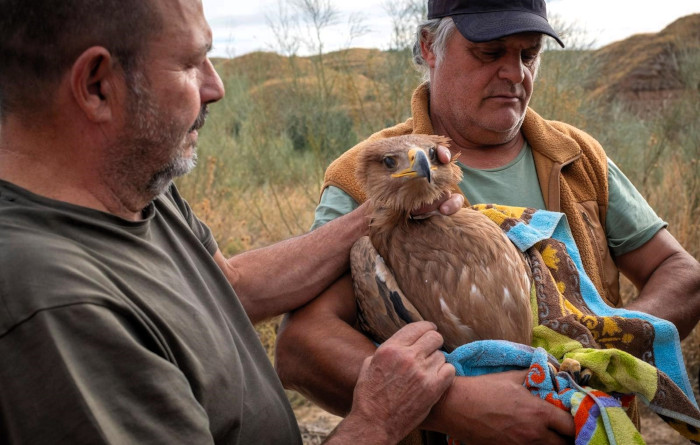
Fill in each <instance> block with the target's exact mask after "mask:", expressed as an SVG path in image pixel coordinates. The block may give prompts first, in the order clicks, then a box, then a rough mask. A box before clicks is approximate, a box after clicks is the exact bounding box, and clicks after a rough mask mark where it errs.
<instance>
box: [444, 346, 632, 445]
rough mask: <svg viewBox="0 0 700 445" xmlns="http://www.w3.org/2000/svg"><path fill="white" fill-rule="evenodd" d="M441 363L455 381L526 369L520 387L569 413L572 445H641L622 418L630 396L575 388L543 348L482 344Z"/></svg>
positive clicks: (453, 352)
mask: <svg viewBox="0 0 700 445" xmlns="http://www.w3.org/2000/svg"><path fill="white" fill-rule="evenodd" d="M446 357H447V361H448V362H449V363H452V364H453V365H454V366H455V369H456V370H457V375H460V376H474V375H482V374H487V373H491V372H501V371H508V370H512V369H524V368H528V367H529V368H530V372H529V373H528V376H527V378H526V380H525V382H524V386H525V387H527V388H528V389H529V390H530V392H531V393H532V394H534V395H536V396H539V397H541V398H542V399H544V400H546V401H548V402H550V403H552V404H553V405H555V406H557V407H559V408H561V409H563V410H565V411H568V412H571V414H572V415H573V416H574V423H575V425H576V441H575V443H576V445H598V444H601V445H603V444H643V443H644V440H643V439H642V436H641V435H640V433H639V431H637V429H636V428H635V426H634V424H633V423H632V421H631V420H630V419H629V417H628V416H627V414H626V409H627V407H628V406H629V405H630V403H631V400H632V396H629V395H623V394H617V393H612V394H606V393H604V392H602V391H598V390H595V389H593V388H591V387H588V386H586V387H582V386H579V385H578V384H577V383H576V382H575V381H574V379H573V377H572V376H571V374H569V373H567V372H563V371H559V368H560V366H559V362H558V361H557V360H556V359H555V358H554V357H552V356H551V355H550V354H548V353H547V352H546V351H545V350H544V349H543V348H533V347H531V346H526V345H521V344H517V343H511V342H508V341H503V340H483V341H477V342H473V343H469V344H467V345H464V346H461V347H459V348H457V349H455V350H454V351H452V352H451V353H450V354H446ZM448 443H452V444H455V445H456V444H457V441H454V440H449V439H448Z"/></svg>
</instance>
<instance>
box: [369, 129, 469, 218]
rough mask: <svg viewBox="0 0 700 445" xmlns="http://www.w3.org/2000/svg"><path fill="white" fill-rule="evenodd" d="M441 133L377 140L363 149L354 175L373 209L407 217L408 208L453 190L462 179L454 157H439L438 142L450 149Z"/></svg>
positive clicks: (448, 141) (447, 139)
mask: <svg viewBox="0 0 700 445" xmlns="http://www.w3.org/2000/svg"><path fill="white" fill-rule="evenodd" d="M449 144H450V139H449V138H447V137H444V136H434V135H422V134H409V135H405V136H396V137H391V138H386V139H381V140H378V141H376V142H374V143H372V144H370V145H369V146H367V147H366V148H365V150H364V151H363V152H362V153H361V154H360V157H359V160H358V164H357V178H358V180H359V182H360V183H361V184H363V185H364V187H365V193H366V194H367V199H368V200H369V201H370V202H371V206H372V207H373V208H374V209H375V210H379V209H381V210H383V211H385V212H391V213H393V214H395V215H400V216H401V219H404V218H406V219H408V217H409V216H410V214H411V211H412V210H414V209H417V208H419V207H421V206H423V205H425V204H430V203H432V202H434V201H435V200H437V199H438V198H439V197H440V196H441V195H442V194H443V193H444V192H446V191H452V190H454V189H456V187H457V184H458V183H459V181H460V180H461V179H462V170H461V169H460V168H459V167H458V166H457V164H456V159H457V156H456V155H453V156H452V159H451V161H450V162H449V163H447V164H443V163H441V162H440V161H439V160H438V155H437V148H438V145H443V146H445V147H448V148H449Z"/></svg>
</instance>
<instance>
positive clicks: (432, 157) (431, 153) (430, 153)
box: [428, 147, 437, 161]
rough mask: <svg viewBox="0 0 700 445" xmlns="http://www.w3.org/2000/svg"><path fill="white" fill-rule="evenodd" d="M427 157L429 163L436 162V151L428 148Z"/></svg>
mask: <svg viewBox="0 0 700 445" xmlns="http://www.w3.org/2000/svg"><path fill="white" fill-rule="evenodd" d="M428 157H429V158H430V160H431V161H437V150H435V148H433V147H430V150H428Z"/></svg>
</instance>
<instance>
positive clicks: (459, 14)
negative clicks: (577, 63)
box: [428, 0, 564, 48]
mask: <svg viewBox="0 0 700 445" xmlns="http://www.w3.org/2000/svg"><path fill="white" fill-rule="evenodd" d="M448 16H449V17H452V20H453V21H454V22H455V25H456V26H457V29H458V30H459V32H460V33H461V34H462V35H463V36H464V37H465V38H466V39H467V40H469V41H472V42H488V41H489V40H496V39H500V38H501V37H505V36H509V35H512V34H518V33H521V32H539V33H542V34H547V35H548V36H551V37H553V38H554V40H556V41H557V42H558V43H559V44H560V45H561V46H562V48H563V47H564V42H562V41H561V39H560V38H559V36H558V35H557V33H556V32H555V31H554V29H552V27H551V26H550V25H549V22H548V21H547V4H546V3H545V0H428V18H429V19H438V18H442V17H448Z"/></svg>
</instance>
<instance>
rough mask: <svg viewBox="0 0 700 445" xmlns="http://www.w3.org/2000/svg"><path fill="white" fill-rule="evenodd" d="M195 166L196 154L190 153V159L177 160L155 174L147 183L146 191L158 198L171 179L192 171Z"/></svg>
mask: <svg viewBox="0 0 700 445" xmlns="http://www.w3.org/2000/svg"><path fill="white" fill-rule="evenodd" d="M196 165H197V153H196V152H195V153H192V157H190V158H177V159H175V160H174V161H173V162H172V163H170V165H168V166H166V167H165V168H164V169H162V170H160V171H158V172H156V173H155V174H154V175H153V176H152V177H151V180H150V181H148V185H147V186H146V190H147V191H148V192H149V193H152V194H153V196H154V197H155V196H158V195H160V194H161V193H163V192H164V191H166V190H167V189H168V187H170V184H171V183H172V182H173V179H175V178H177V177H178V176H183V175H186V174H187V173H189V172H190V171H192V169H193V168H194V167H195V166H196Z"/></svg>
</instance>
